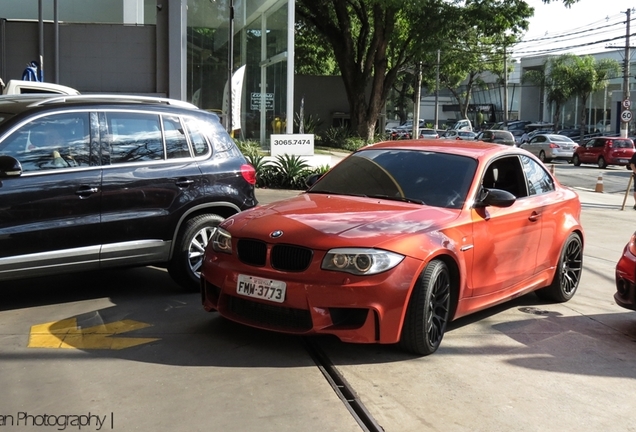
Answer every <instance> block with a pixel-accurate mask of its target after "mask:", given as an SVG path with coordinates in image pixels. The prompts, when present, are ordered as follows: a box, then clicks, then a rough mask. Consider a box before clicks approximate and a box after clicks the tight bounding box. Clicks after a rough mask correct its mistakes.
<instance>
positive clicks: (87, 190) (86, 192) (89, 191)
mask: <svg viewBox="0 0 636 432" xmlns="http://www.w3.org/2000/svg"><path fill="white" fill-rule="evenodd" d="M97 192H99V189H97V188H96V187H90V186H82V187H80V188H79V189H78V190H77V191H76V192H75V195H79V196H80V197H81V198H85V197H87V196H90V195H93V194H94V193H97Z"/></svg>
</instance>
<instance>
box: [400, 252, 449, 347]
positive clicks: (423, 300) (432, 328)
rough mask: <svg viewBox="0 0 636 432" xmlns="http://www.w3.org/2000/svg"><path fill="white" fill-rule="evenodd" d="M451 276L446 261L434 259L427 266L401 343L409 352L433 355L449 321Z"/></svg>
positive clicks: (408, 312)
mask: <svg viewBox="0 0 636 432" xmlns="http://www.w3.org/2000/svg"><path fill="white" fill-rule="evenodd" d="M450 299H451V279H450V273H449V271H448V267H447V266H446V264H445V263H444V262H443V261H440V260H433V261H431V262H430V263H428V265H427V266H426V268H425V269H424V271H423V272H422V274H421V275H420V277H419V278H418V280H417V282H416V286H415V288H414V289H413V292H412V293H411V298H410V300H409V304H408V309H407V311H406V317H405V318H404V326H403V328H402V335H401V338H400V346H401V347H402V348H403V349H405V350H406V351H409V352H412V353H415V354H419V355H429V354H433V353H434V352H435V351H437V348H439V345H440V343H441V342H442V338H443V337H444V332H445V331H446V325H447V324H448V319H449V311H450Z"/></svg>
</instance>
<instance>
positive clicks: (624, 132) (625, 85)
mask: <svg viewBox="0 0 636 432" xmlns="http://www.w3.org/2000/svg"><path fill="white" fill-rule="evenodd" d="M631 12H632V11H631V9H627V12H626V13H627V33H626V36H625V67H624V69H625V71H624V72H625V73H624V75H623V100H627V99H629V21H630V19H631ZM624 109H627V108H623V107H622V105H621V111H622V110H624ZM628 132H629V123H628V122H624V121H621V138H627V135H628Z"/></svg>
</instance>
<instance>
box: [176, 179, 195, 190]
mask: <svg viewBox="0 0 636 432" xmlns="http://www.w3.org/2000/svg"><path fill="white" fill-rule="evenodd" d="M193 183H194V180H187V179H179V180H177V186H179V187H180V188H187V187H188V186H190V185H191V184H193Z"/></svg>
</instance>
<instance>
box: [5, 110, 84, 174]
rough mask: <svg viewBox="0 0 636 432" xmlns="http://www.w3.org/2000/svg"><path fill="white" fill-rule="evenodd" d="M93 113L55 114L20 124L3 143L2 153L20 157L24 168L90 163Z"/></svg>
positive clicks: (75, 165) (41, 169) (38, 168)
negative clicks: (91, 118) (90, 114)
mask: <svg viewBox="0 0 636 432" xmlns="http://www.w3.org/2000/svg"><path fill="white" fill-rule="evenodd" d="M89 130H90V128H89V116H88V113H87V112H84V113H81V112H79V113H63V114H52V115H48V116H44V117H40V118H38V119H35V120H33V121H30V122H28V123H27V124H25V125H23V126H21V127H20V128H18V130H16V131H14V132H13V133H12V134H11V135H9V136H8V137H7V138H6V139H4V140H3V141H2V143H0V155H7V156H12V157H14V158H16V159H17V160H18V161H20V164H21V165H22V170H23V171H24V172H29V171H43V170H51V169H60V168H73V167H77V166H83V165H85V166H88V165H89V161H90V133H89Z"/></svg>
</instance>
